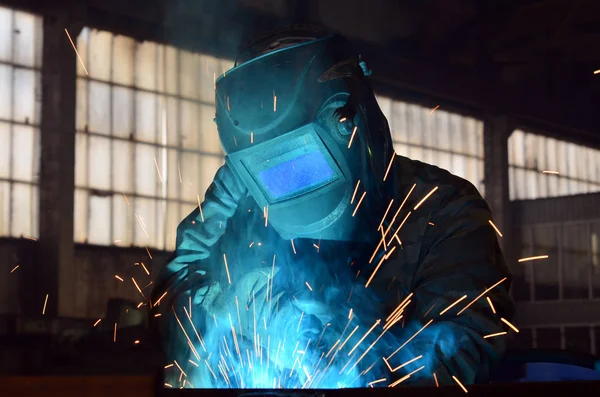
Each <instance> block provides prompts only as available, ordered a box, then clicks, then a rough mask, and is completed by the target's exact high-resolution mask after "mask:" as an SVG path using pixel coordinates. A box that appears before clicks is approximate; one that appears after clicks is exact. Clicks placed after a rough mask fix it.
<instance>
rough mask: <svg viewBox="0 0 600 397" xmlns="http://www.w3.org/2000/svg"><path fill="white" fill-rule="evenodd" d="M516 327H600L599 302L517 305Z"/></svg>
mask: <svg viewBox="0 0 600 397" xmlns="http://www.w3.org/2000/svg"><path fill="white" fill-rule="evenodd" d="M514 322H515V325H517V326H518V327H519V326H520V327H526V328H532V327H558V326H590V325H600V300H564V301H561V302H557V301H547V302H526V303H525V302H524V303H517V310H516V316H515V319H514Z"/></svg>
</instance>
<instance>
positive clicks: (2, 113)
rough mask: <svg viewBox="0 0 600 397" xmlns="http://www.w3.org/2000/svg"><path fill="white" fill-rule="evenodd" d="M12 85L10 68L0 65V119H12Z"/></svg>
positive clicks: (0, 45) (0, 46)
mask: <svg viewBox="0 0 600 397" xmlns="http://www.w3.org/2000/svg"><path fill="white" fill-rule="evenodd" d="M0 10H1V9H0ZM0 22H1V21H0ZM0 29H1V28H0ZM0 48H2V44H0ZM12 85H13V75H12V68H11V67H10V66H8V65H0V119H4V120H10V119H12Z"/></svg>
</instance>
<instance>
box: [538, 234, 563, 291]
mask: <svg viewBox="0 0 600 397" xmlns="http://www.w3.org/2000/svg"><path fill="white" fill-rule="evenodd" d="M532 252H533V255H548V256H549V258H548V259H544V260H541V261H536V262H535V263H533V262H532V265H533V269H534V283H535V299H536V300H556V299H558V277H559V270H558V269H559V268H558V259H559V254H558V241H557V230H556V228H555V227H551V226H539V227H534V228H533V249H532Z"/></svg>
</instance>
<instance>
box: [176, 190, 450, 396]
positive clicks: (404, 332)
mask: <svg viewBox="0 0 600 397" xmlns="http://www.w3.org/2000/svg"><path fill="white" fill-rule="evenodd" d="M264 215H265V214H264V213H263V211H261V210H260V209H259V208H257V207H256V205H255V204H254V202H253V200H251V199H248V200H246V201H245V202H243V203H242V204H241V205H240V207H239V209H238V216H235V217H233V218H232V221H231V223H230V224H229V225H228V232H229V233H227V234H226V235H225V237H224V238H223V239H222V240H221V241H220V242H219V244H218V245H217V246H216V247H214V249H215V251H216V252H215V254H214V255H213V256H212V259H211V261H212V264H211V265H210V266H211V268H212V269H213V270H214V272H213V273H211V274H210V276H209V277H210V280H207V281H209V282H208V283H207V284H206V285H207V286H206V287H204V288H201V289H199V290H198V291H197V292H196V296H195V299H194V301H193V302H194V304H193V307H190V308H189V312H191V311H192V310H193V313H194V314H193V316H189V317H188V318H194V320H193V322H194V323H195V328H192V329H190V328H188V330H187V334H188V335H190V336H192V338H190V342H189V346H185V350H186V354H187V358H188V360H187V362H186V363H184V364H181V365H184V368H185V369H184V371H185V372H186V375H187V378H186V379H187V381H188V382H189V383H188V385H187V387H194V388H321V389H325V388H348V387H366V386H368V385H369V383H370V382H373V381H376V380H378V379H382V378H386V380H388V382H387V383H381V384H376V385H375V386H384V385H387V384H389V383H390V382H389V380H390V373H389V368H388V366H387V365H386V363H385V361H384V360H383V357H388V356H389V355H390V354H392V352H394V351H395V350H396V349H397V348H398V347H399V346H401V345H402V344H403V343H404V342H405V341H406V340H407V339H408V338H409V337H410V336H412V335H414V334H415V333H416V332H417V331H418V330H419V328H420V327H421V326H422V325H421V324H420V323H419V322H412V323H409V324H406V326H405V327H401V326H399V325H398V326H397V327H396V329H395V330H391V331H389V332H387V333H385V335H383V336H382V337H381V338H380V335H381V334H382V331H383V327H382V326H383V322H384V321H385V318H386V317H387V315H388V314H389V313H386V312H385V310H384V309H383V308H384V307H386V302H383V299H386V298H383V297H382V295H381V292H380V291H379V293H376V292H375V291H374V290H373V289H372V288H365V278H363V277H359V276H357V273H358V270H359V269H360V268H361V266H360V264H358V263H353V261H352V259H351V258H352V257H353V256H352V252H351V250H352V249H353V248H356V245H349V244H345V243H341V242H334V241H316V240H309V239H305V240H304V239H297V240H294V245H292V242H291V241H289V240H282V239H281V238H279V236H278V235H277V233H276V232H275V231H274V230H273V229H272V228H270V227H269V226H268V221H266V222H265V217H264ZM265 223H266V224H267V226H265ZM349 247H353V248H349ZM358 248H359V249H360V247H358ZM223 254H225V256H223ZM225 260H226V261H227V267H225ZM363 270H364V267H363ZM207 275H208V274H207ZM230 281H231V282H230ZM387 306H389V305H387ZM182 309H183V307H182ZM176 312H177V313H179V312H181V315H180V316H179V317H180V318H181V319H184V318H185V317H186V316H187V314H189V312H188V309H183V310H176ZM369 330H371V332H369ZM194 334H197V336H198V338H194V337H193V336H194ZM365 335H366V336H365ZM191 340H196V341H197V342H191ZM374 342H376V343H374ZM432 342H433V343H432ZM438 342H439V343H438ZM432 345H437V346H438V348H437V350H439V351H437V352H436V351H434V350H433V349H432V348H431V346H432ZM455 351H456V344H455V343H454V338H453V333H452V332H451V330H450V329H445V328H444V326H443V323H440V324H434V325H432V326H431V327H429V328H427V329H425V330H423V331H422V332H421V333H420V334H419V335H418V338H415V339H414V340H412V341H411V342H410V344H408V345H407V346H406V347H405V348H403V349H402V351H401V352H399V353H397V354H396V355H394V357H393V359H391V360H390V361H389V363H390V364H391V365H392V366H393V367H396V366H399V365H402V363H405V362H407V361H410V360H411V359H415V358H417V357H419V358H418V359H416V360H415V361H414V362H412V363H410V364H409V365H406V366H404V367H403V368H402V371H399V372H398V373H397V375H398V376H396V378H398V377H400V376H399V375H400V374H404V373H408V372H410V371H414V370H416V369H418V368H420V367H425V369H426V370H427V371H429V372H427V371H426V370H423V371H421V374H419V375H423V376H431V374H432V372H431V369H432V368H434V367H435V366H436V364H437V363H436V357H438V356H444V355H447V356H451V355H452V354H453V353H454V352H455ZM388 365H389V364H388ZM426 372H427V375H425V374H426Z"/></svg>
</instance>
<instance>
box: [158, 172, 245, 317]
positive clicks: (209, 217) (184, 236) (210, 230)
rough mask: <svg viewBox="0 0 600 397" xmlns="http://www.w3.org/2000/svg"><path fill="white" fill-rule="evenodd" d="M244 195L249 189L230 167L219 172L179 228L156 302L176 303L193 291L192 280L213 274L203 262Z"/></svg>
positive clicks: (161, 273)
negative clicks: (185, 293) (200, 202)
mask: <svg viewBox="0 0 600 397" xmlns="http://www.w3.org/2000/svg"><path fill="white" fill-rule="evenodd" d="M245 195H246V188H245V187H244V185H243V184H242V183H241V181H240V180H239V178H237V177H236V175H235V174H234V173H233V171H232V170H231V169H230V168H229V166H227V164H225V165H223V166H222V167H221V168H219V170H218V171H217V174H216V176H215V178H214V180H213V182H212V184H211V185H210V187H209V188H208V190H207V192H206V194H205V197H204V202H203V203H202V204H201V206H199V207H197V208H196V209H195V210H194V211H193V212H192V213H191V214H189V215H188V216H187V217H186V218H185V219H184V220H183V221H182V222H181V223H180V224H179V226H178V227H177V241H176V250H175V254H174V256H173V257H172V259H171V261H170V262H169V263H167V264H166V265H165V266H164V267H163V268H162V269H161V272H160V273H159V276H158V279H157V281H156V287H155V288H154V290H153V293H152V297H153V302H156V301H157V300H159V299H160V298H161V297H162V296H163V295H164V294H165V293H167V295H168V296H169V298H168V299H166V300H167V301H170V300H172V299H175V298H176V297H177V296H178V295H179V294H180V293H181V292H185V291H188V290H190V288H191V286H190V285H191V284H192V282H191V281H192V280H190V279H193V278H194V277H197V276H204V275H206V273H207V272H208V271H210V269H206V268H204V267H202V261H203V260H205V259H207V258H208V257H209V256H210V253H211V248H212V247H213V245H214V244H215V243H216V242H217V241H218V240H219V238H220V237H221V236H222V235H223V234H224V233H225V230H226V226H227V221H228V220H229V219H230V218H231V217H232V216H233V214H234V213H235V211H236V209H237V207H238V204H239V202H240V200H241V199H242V198H243V197H244V196H245ZM195 287H198V285H195ZM165 298H166V295H165ZM160 303H163V301H162V299H161V302H160ZM164 306H169V305H164Z"/></svg>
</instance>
